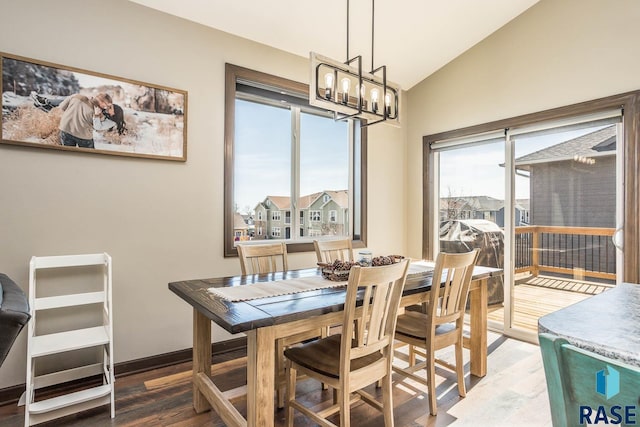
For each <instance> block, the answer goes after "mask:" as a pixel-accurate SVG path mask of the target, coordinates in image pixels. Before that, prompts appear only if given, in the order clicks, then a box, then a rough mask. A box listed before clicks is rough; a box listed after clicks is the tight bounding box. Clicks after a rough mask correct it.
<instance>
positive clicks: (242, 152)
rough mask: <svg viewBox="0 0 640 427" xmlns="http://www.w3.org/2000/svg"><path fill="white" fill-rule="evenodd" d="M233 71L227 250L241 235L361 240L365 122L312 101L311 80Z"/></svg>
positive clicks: (297, 241) (296, 241)
mask: <svg viewBox="0 0 640 427" xmlns="http://www.w3.org/2000/svg"><path fill="white" fill-rule="evenodd" d="M226 74H227V76H226V79H227V82H226V105H225V113H226V116H225V138H226V141H225V256H233V255H235V254H236V253H237V252H236V249H235V244H236V242H239V241H241V242H251V241H261V240H269V239H279V240H285V241H286V242H287V245H288V251H289V252H297V251H310V250H313V246H312V244H311V242H312V240H314V239H318V238H320V239H323V238H333V237H338V236H339V237H345V236H346V237H351V238H352V239H353V240H354V245H355V246H358V241H362V240H363V237H364V230H365V224H366V220H365V210H364V209H363V206H364V201H365V197H364V196H365V195H366V191H365V188H366V181H365V179H364V177H365V176H366V174H365V173H364V166H363V165H364V164H365V161H366V150H365V147H366V143H365V141H366V131H365V130H364V129H365V128H362V127H361V126H360V122H359V120H355V119H354V120H348V121H336V120H334V118H333V115H332V114H329V113H328V112H326V111H324V110H320V109H317V108H314V107H310V106H309V104H308V88H307V86H306V85H304V84H301V83H296V82H292V81H290V80H286V79H281V78H278V77H274V76H271V75H267V74H263V73H259V72H256V71H252V70H247V69H245V68H241V67H237V66H233V65H230V64H227V68H226ZM281 212H285V214H284V215H282V214H281ZM305 217H307V218H308V221H305ZM273 222H276V223H273ZM283 222H284V226H283ZM275 227H278V230H277V231H276V230H275ZM238 230H243V232H242V233H241V236H240V238H238Z"/></svg>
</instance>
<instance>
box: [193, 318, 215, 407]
mask: <svg viewBox="0 0 640 427" xmlns="http://www.w3.org/2000/svg"><path fill="white" fill-rule="evenodd" d="M200 373H204V374H205V375H206V376H207V377H209V378H211V320H209V319H208V318H207V317H205V316H204V315H202V314H200V312H199V311H198V310H195V309H194V310H193V408H194V409H195V411H196V412H197V413H201V412H204V411H208V410H209V409H211V405H210V404H209V402H208V401H207V399H206V397H205V395H204V394H202V392H200V389H199V388H198V385H197V384H198V381H196V377H197V376H198V374H200Z"/></svg>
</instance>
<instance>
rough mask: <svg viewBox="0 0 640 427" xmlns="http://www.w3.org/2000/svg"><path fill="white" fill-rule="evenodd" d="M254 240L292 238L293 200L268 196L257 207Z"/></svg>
mask: <svg viewBox="0 0 640 427" xmlns="http://www.w3.org/2000/svg"><path fill="white" fill-rule="evenodd" d="M254 227H255V233H254V239H256V240H263V239H289V238H291V199H290V198H289V197H286V196H267V197H266V198H265V199H264V200H263V201H262V202H260V203H258V204H257V205H256V207H255V219H254Z"/></svg>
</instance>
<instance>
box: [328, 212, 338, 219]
mask: <svg viewBox="0 0 640 427" xmlns="http://www.w3.org/2000/svg"><path fill="white" fill-rule="evenodd" d="M329 222H338V211H337V210H335V209H332V210H330V211H329Z"/></svg>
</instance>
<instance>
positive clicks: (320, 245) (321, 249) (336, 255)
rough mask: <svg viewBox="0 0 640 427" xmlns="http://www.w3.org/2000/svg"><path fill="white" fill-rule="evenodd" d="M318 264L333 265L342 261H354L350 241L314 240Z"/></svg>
mask: <svg viewBox="0 0 640 427" xmlns="http://www.w3.org/2000/svg"><path fill="white" fill-rule="evenodd" d="M313 246H314V247H315V248H316V256H317V257H318V262H326V263H332V262H333V261H335V260H337V259H339V260H340V261H353V248H352V246H351V240H350V239H340V240H314V241H313Z"/></svg>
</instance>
